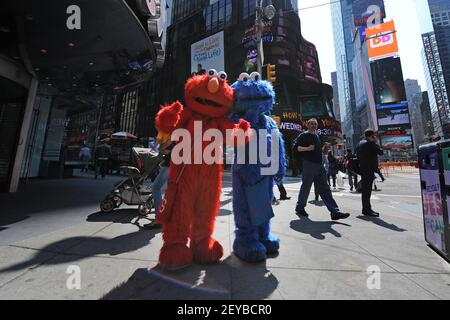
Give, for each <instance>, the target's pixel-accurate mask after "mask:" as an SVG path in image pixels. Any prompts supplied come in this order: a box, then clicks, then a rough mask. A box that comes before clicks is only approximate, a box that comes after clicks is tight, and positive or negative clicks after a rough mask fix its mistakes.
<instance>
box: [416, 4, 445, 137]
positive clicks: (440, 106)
mask: <svg viewBox="0 0 450 320" xmlns="http://www.w3.org/2000/svg"><path fill="white" fill-rule="evenodd" d="M416 5H417V9H418V17H419V22H420V28H421V33H422V41H423V55H422V58H423V66H424V70H425V76H426V80H427V88H428V95H429V101H430V107H431V113H432V115H433V125H434V130H435V132H436V134H437V135H439V136H441V137H444V138H450V103H449V92H450V91H449V90H450V3H449V2H448V1H446V0H416Z"/></svg>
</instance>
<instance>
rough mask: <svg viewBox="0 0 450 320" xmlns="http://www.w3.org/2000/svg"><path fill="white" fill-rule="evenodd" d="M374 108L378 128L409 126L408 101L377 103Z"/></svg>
mask: <svg viewBox="0 0 450 320" xmlns="http://www.w3.org/2000/svg"><path fill="white" fill-rule="evenodd" d="M376 109H377V118H378V126H379V128H380V129H383V128H394V127H408V128H410V127H411V119H410V116H409V108H408V103H398V104H389V105H378V106H377V107H376Z"/></svg>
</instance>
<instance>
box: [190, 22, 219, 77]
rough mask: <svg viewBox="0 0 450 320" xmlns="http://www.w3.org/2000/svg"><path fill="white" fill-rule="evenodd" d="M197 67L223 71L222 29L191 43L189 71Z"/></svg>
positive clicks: (194, 70) (193, 70) (196, 69)
mask: <svg viewBox="0 0 450 320" xmlns="http://www.w3.org/2000/svg"><path fill="white" fill-rule="evenodd" d="M198 68H201V69H203V70H209V69H216V70H217V71H225V51H224V44H223V31H221V32H219V33H216V34H214V35H212V36H210V37H208V38H205V39H203V40H201V41H199V42H196V43H194V44H193V45H191V72H197V71H198Z"/></svg>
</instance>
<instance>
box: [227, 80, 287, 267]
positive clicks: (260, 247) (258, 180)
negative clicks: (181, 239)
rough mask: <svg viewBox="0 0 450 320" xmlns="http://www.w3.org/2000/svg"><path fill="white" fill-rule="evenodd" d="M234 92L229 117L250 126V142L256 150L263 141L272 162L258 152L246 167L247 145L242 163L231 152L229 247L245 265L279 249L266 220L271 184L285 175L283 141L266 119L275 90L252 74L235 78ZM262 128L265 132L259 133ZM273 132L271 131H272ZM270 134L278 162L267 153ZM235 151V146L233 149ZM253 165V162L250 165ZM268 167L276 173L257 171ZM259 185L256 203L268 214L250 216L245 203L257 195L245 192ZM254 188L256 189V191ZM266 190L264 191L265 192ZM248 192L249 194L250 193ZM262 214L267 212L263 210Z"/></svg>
mask: <svg viewBox="0 0 450 320" xmlns="http://www.w3.org/2000/svg"><path fill="white" fill-rule="evenodd" d="M231 87H232V88H233V91H234V108H233V109H234V114H233V115H232V118H233V120H234V121H238V120H239V119H240V118H243V119H245V120H247V121H248V122H250V123H251V127H252V129H254V130H256V133H255V136H254V137H253V138H252V139H257V142H258V149H259V146H260V140H261V139H266V141H267V149H268V150H267V152H266V153H265V154H267V155H268V156H269V157H270V161H271V162H272V163H269V164H266V165H265V164H263V163H262V162H261V159H260V155H259V152H258V157H257V163H256V164H250V161H249V160H250V157H249V148H250V147H249V144H247V145H244V146H241V147H240V148H245V149H246V150H245V151H246V152H245V163H242V162H243V161H242V160H241V161H240V163H237V152H236V151H237V149H235V158H234V164H233V167H232V174H233V211H234V220H235V225H236V230H235V234H236V239H235V241H234V244H233V251H234V254H235V255H236V256H238V257H239V258H240V259H242V260H244V261H247V262H259V261H264V260H265V259H266V257H267V254H275V253H277V252H278V250H279V247H280V244H279V243H280V240H279V239H278V237H276V236H275V235H273V234H272V233H271V232H270V219H271V218H272V217H273V211H272V200H273V197H274V194H273V186H274V181H276V182H278V183H281V181H282V179H283V177H284V175H285V173H286V166H285V163H286V158H285V148H284V141H283V138H282V135H281V133H280V131H279V130H278V126H277V124H276V123H275V121H274V120H273V119H272V118H271V117H269V116H268V115H270V114H271V112H272V108H273V103H274V101H275V91H274V90H273V87H272V85H271V84H270V83H269V82H267V81H263V80H261V76H260V75H259V74H258V73H257V72H254V73H252V74H251V75H248V74H247V73H243V74H241V75H240V76H239V80H238V81H237V82H235V83H234V84H233V85H232V86H231ZM261 129H264V130H265V131H261V132H260V130H261ZM272 130H275V131H272ZM271 132H276V135H274V137H276V138H277V139H279V150H278V153H279V162H278V163H276V161H275V162H274V160H273V158H274V157H272V155H271V154H270V153H271V142H272V135H271ZM237 148H239V147H237ZM253 163H254V162H253ZM272 164H274V165H276V166H277V167H276V168H275V170H278V172H277V173H276V174H275V175H272V176H266V175H262V174H261V173H262V172H261V169H262V168H264V167H266V168H267V167H269V166H271V165H272ZM257 185H263V186H264V187H263V190H265V191H266V192H259V191H258V194H262V198H260V199H258V201H259V202H261V203H264V204H265V205H266V206H268V207H269V209H268V211H270V213H271V214H270V215H265V214H262V216H259V217H258V216H257V217H255V216H254V212H255V210H250V208H249V203H252V202H254V199H249V198H254V197H255V196H256V197H260V195H253V194H251V193H249V190H252V188H254V187H253V186H257ZM265 186H267V188H266V187H265ZM256 189H258V188H256ZM266 189H267V190H266ZM250 192H251V191H250ZM263 211H264V212H265V211H267V210H263Z"/></svg>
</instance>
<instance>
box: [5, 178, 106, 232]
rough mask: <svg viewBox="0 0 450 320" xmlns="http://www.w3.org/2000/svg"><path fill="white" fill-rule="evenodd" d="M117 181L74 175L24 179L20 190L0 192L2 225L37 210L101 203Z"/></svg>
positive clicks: (54, 209)
mask: <svg viewBox="0 0 450 320" xmlns="http://www.w3.org/2000/svg"><path fill="white" fill-rule="evenodd" d="M114 181H115V180H113V179H110V180H108V181H97V180H87V179H83V178H71V179H64V180H35V181H34V180H30V181H28V182H27V183H26V184H23V183H22V184H21V185H20V188H19V192H17V193H0V203H1V204H2V209H1V214H0V227H3V226H8V225H12V224H15V223H18V222H20V221H23V220H25V219H28V218H29V217H30V216H32V215H34V214H39V213H46V214H48V213H50V212H52V213H53V212H55V214H58V213H59V212H58V211H59V210H62V209H68V210H74V209H75V210H76V208H79V207H87V206H92V205H99V204H100V201H101V200H102V199H103V197H104V196H105V194H106V193H107V192H109V191H110V189H111V188H112V183H113V182H114ZM0 231H1V229H0Z"/></svg>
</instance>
